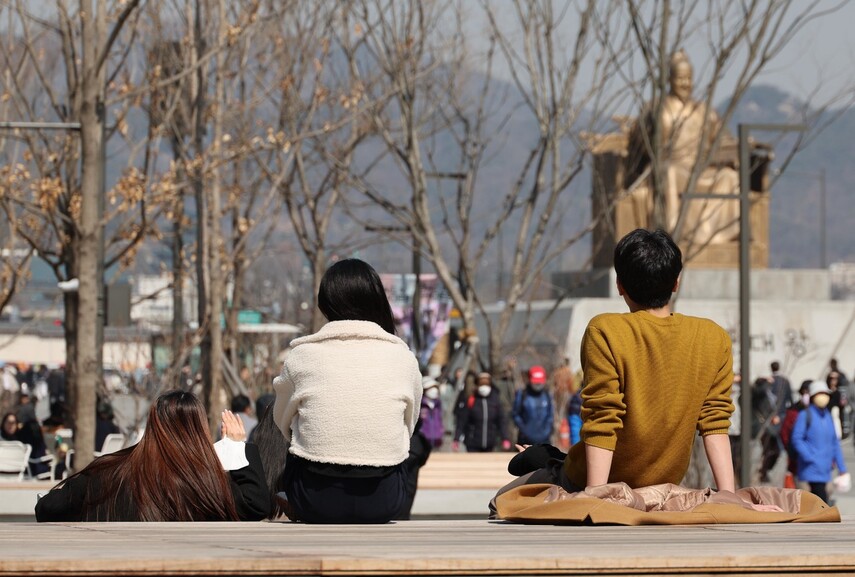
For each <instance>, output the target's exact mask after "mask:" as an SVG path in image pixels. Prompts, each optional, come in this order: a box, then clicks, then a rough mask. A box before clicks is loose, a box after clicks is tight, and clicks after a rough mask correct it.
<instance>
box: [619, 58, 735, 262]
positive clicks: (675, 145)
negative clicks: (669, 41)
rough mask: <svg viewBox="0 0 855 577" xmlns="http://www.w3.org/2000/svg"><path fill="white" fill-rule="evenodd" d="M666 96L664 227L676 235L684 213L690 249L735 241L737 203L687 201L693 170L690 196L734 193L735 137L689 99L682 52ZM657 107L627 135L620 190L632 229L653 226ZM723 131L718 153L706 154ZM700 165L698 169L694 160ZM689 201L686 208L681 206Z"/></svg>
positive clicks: (689, 71)
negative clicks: (628, 202)
mask: <svg viewBox="0 0 855 577" xmlns="http://www.w3.org/2000/svg"><path fill="white" fill-rule="evenodd" d="M669 84H670V92H669V94H668V95H667V96H666V97H665V99H664V102H663V103H662V106H661V112H660V117H659V130H660V139H659V142H660V148H659V150H660V154H659V156H660V158H661V165H660V166H661V171H662V172H661V174H662V177H661V178H662V184H661V187H660V188H661V189H662V193H663V208H664V211H663V216H664V219H665V221H664V228H666V229H667V230H669V231H674V230H675V228H676V226H677V221H678V218H679V216H680V211H681V210H684V211H685V215H684V217H683V219H684V223H683V226H682V231H683V234H682V235H681V236H682V237H683V238H684V239H685V240H687V241H688V242H690V243H691V244H693V245H696V246H697V245H706V244H722V243H728V242H731V241H733V240H736V239H737V238H738V237H739V201H738V200H736V199H733V200H731V199H719V198H714V199H700V198H698V199H687V198H686V193H687V188H688V186H689V184H690V182H689V181H690V178H691V175H692V171H697V174H698V176H697V179H696V181H695V183H694V186H693V190H692V191H691V192H693V193H715V194H738V192H739V174H738V172H737V170H736V166H737V154H736V150H737V147H736V139H735V138H733V136H732V135H731V134H730V133H729V132H727V131H726V129H725V128H724V127H722V124H721V121H720V119H719V117H718V114H716V112H715V110H713V109H712V108H711V107H709V106H707V105H706V104H705V103H704V102H699V101H696V100H693V99H692V65H691V63H690V62H689V59H688V57H687V56H686V54H685V52H683V51H682V50H680V51H679V52H677V53H675V54H674V55H673V56H672V58H671V63H670V69H669ZM655 113H656V110H655V108H654V107H653V106H652V105H650V104H648V105H647V106H646V107H645V110H644V111H643V112H642V114H641V116H640V117H639V119H637V120H636V121H635V122H634V123H633V125H632V127H631V129H630V133H629V144H628V150H627V156H626V167H625V173H624V175H625V176H624V187H625V188H626V189H627V190H628V191H630V195H631V198H632V205H633V213H634V216H635V225H636V226H637V227H641V228H651V227H652V225H653V214H654V203H653V198H654V195H653V194H652V188H653V177H652V174H651V172H652V170H651V169H652V167H651V166H650V162H651V154H650V152H651V150H652V149H653V138H654V134H655V131H654V118H653V116H654V114H655ZM719 132H721V136H720V142H719V146H718V151H717V153H716V154H715V155H714V156H713V157H711V155H710V151H711V149H712V146H713V143H714V141H715V139H716V137H717V136H719ZM699 161H700V162H701V163H702V165H701V166H698V167H697V168H696V165H697V164H698V162H699ZM684 202H688V205H687V206H686V207H683V206H682V205H683V203H684Z"/></svg>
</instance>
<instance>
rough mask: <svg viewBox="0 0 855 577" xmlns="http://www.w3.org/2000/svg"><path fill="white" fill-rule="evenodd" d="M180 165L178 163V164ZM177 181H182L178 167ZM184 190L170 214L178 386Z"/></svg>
mask: <svg viewBox="0 0 855 577" xmlns="http://www.w3.org/2000/svg"><path fill="white" fill-rule="evenodd" d="M173 157H174V158H175V160H176V161H178V159H179V158H180V148H179V145H178V144H177V143H174V144H173ZM179 166H180V165H179ZM179 171H180V172H179V174H178V178H177V180H178V182H182V181H183V178H182V176H183V171H181V169H180V168H179ZM184 277H185V273H184V191H183V190H179V192H178V195H177V198H176V199H175V208H174V210H173V214H172V363H171V373H172V379H173V386H175V387H180V386H182V385H183V383H181V367H183V366H184V362H185V360H184V346H185V343H184V328H185V324H184Z"/></svg>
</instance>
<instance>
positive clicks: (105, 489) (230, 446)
mask: <svg viewBox="0 0 855 577" xmlns="http://www.w3.org/2000/svg"><path fill="white" fill-rule="evenodd" d="M245 439H246V433H245V432H244V428H243V423H242V422H241V420H240V419H239V418H238V417H237V416H235V415H234V414H232V413H231V412H229V411H224V412H223V440H221V441H219V442H218V443H217V445H216V446H214V445H212V444H211V433H210V429H209V428H208V421H207V417H206V414H205V408H204V407H203V405H202V403H201V402H200V401H199V399H198V398H196V396H195V395H193V394H192V393H187V392H183V391H173V392H169V393H164V394H163V395H161V396H160V397H158V398H157V400H156V401H155V402H154V403H153V404H152V406H151V410H150V411H149V416H148V423H147V425H146V431H145V434H144V435H143V437H142V439H140V442H139V443H138V444H136V445H134V446H133V447H128V448H126V449H122V450H121V451H118V452H116V453H112V454H109V455H104V456H103V457H100V458H98V459H96V460H95V461H93V462H92V463H91V464H90V465H89V466H88V467H86V468H84V469H83V470H82V471H80V472H78V473H76V474H74V475H72V476H71V477H69V478H68V479H65V480H64V481H62V482H61V483H60V484H59V485H57V486H56V487H55V488H54V489H53V490H51V491H50V492H49V493H48V494H47V495H45V496H44V497H42V498H41V499H40V500H39V501H38V503H37V504H36V520H38V521H237V520H244V521H255V520H260V519H264V518H265V517H267V515H268V513H269V509H270V501H269V495H268V491H267V483H266V481H265V479H264V472H263V469H262V467H261V460H260V458H259V455H258V448H257V447H256V446H255V445H253V444H245V443H244V442H243V441H244V440H245Z"/></svg>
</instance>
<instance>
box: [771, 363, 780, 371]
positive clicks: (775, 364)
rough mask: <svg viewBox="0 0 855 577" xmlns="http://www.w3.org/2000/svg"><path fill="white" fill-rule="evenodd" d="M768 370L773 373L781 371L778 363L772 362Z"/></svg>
mask: <svg viewBox="0 0 855 577" xmlns="http://www.w3.org/2000/svg"><path fill="white" fill-rule="evenodd" d="M769 368H771V369H772V372H773V373H777V372H778V371H780V370H781V363H779V362H778V361H772V364H771V365H769Z"/></svg>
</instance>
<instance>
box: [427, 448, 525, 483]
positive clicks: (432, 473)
mask: <svg viewBox="0 0 855 577" xmlns="http://www.w3.org/2000/svg"><path fill="white" fill-rule="evenodd" d="M514 454H515V453H440V452H436V451H435V452H433V453H431V455H430V457H428V460H427V463H426V464H425V466H424V467H422V468H421V470H420V471H419V490H422V489H429V490H471V489H485V490H492V491H495V490H497V489H499V488H500V487H502V486H504V485H505V484H506V483H508V482H509V481H512V480H513V479H514V477H513V476H512V475H511V474H510V473H508V461H510V460H511V457H513V456H514Z"/></svg>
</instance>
